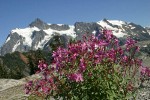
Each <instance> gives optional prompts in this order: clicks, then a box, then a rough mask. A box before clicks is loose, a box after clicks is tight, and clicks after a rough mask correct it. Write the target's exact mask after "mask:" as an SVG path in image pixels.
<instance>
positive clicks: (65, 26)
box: [49, 24, 69, 31]
mask: <svg viewBox="0 0 150 100" xmlns="http://www.w3.org/2000/svg"><path fill="white" fill-rule="evenodd" d="M49 27H50V28H51V29H53V30H58V31H63V30H68V29H69V25H57V24H51V25H49Z"/></svg>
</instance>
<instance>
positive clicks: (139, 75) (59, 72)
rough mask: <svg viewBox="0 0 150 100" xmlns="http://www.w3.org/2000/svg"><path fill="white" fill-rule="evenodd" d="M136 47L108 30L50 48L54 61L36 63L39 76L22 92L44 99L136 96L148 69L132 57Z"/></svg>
mask: <svg viewBox="0 0 150 100" xmlns="http://www.w3.org/2000/svg"><path fill="white" fill-rule="evenodd" d="M138 51H139V47H138V46H136V41H135V40H133V39H131V38H127V40H126V42H125V45H124V47H122V46H120V45H119V40H118V39H117V38H116V37H115V36H114V35H113V34H112V31H111V30H103V32H102V34H99V35H98V36H94V35H91V36H87V35H86V34H85V35H83V38H82V40H80V41H76V42H74V43H69V44H68V46H67V48H62V47H58V49H57V50H55V51H53V54H52V56H53V62H52V63H51V64H50V65H48V64H47V63H46V62H45V61H44V60H40V61H39V64H38V68H39V71H38V72H37V73H38V74H40V75H41V78H40V79H35V80H32V81H29V82H28V83H26V84H25V92H26V93H27V94H30V96H39V97H42V98H43V99H50V98H51V97H53V98H55V99H60V98H61V99H63V100H127V99H130V98H135V97H136V92H137V90H138V87H139V85H137V84H139V83H140V84H141V83H142V82H143V80H144V79H145V78H146V77H149V76H150V69H149V68H148V67H145V66H143V65H142V61H141V60H140V59H138V58H136V57H135V55H136V53H138Z"/></svg>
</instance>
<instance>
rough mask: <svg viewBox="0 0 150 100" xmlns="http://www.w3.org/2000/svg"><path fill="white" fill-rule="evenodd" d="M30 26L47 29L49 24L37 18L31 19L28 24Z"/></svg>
mask: <svg viewBox="0 0 150 100" xmlns="http://www.w3.org/2000/svg"><path fill="white" fill-rule="evenodd" d="M29 26H30V27H37V28H39V29H41V30H44V29H48V28H49V25H48V24H46V23H45V22H43V21H42V20H41V19H39V18H37V19H36V20H35V21H33V22H32V23H31V24H29Z"/></svg>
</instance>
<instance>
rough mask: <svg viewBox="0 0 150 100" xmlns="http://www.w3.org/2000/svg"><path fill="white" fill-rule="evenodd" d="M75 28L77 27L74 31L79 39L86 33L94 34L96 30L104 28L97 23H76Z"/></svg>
mask: <svg viewBox="0 0 150 100" xmlns="http://www.w3.org/2000/svg"><path fill="white" fill-rule="evenodd" d="M74 26H75V29H74V30H75V32H76V35H77V39H81V38H82V35H83V34H84V33H90V34H92V32H94V31H95V30H97V29H102V27H101V26H100V25H98V24H97V23H84V22H76V23H75V24H74Z"/></svg>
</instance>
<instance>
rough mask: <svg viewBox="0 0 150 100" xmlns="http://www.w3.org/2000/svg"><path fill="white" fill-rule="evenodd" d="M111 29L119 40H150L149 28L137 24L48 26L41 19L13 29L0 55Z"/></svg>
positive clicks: (35, 48)
mask: <svg viewBox="0 0 150 100" xmlns="http://www.w3.org/2000/svg"><path fill="white" fill-rule="evenodd" d="M105 28H106V29H110V30H112V31H113V34H114V35H115V36H116V37H118V38H126V37H127V36H131V37H133V38H135V39H137V40H140V41H141V40H147V39H150V32H149V28H144V27H142V26H140V25H137V24H135V23H129V22H124V21H119V20H107V19H103V20H101V21H98V22H91V23H85V22H76V23H75V24H74V25H65V24H48V23H45V22H43V21H42V20H40V19H36V20H35V21H33V22H32V23H31V24H29V26H28V27H27V28H23V29H19V28H16V29H13V30H11V32H10V34H9V35H8V37H7V39H6V41H5V43H4V44H3V46H2V47H1V49H0V55H5V54H6V53H12V52H14V51H20V52H27V51H29V50H37V49H38V48H40V49H44V48H45V47H48V45H49V43H51V42H52V40H51V39H52V38H53V37H54V36H55V35H59V36H62V37H63V38H64V39H65V41H66V43H67V42H68V40H69V39H70V38H77V39H81V37H82V35H83V34H84V33H87V32H88V33H93V34H95V33H96V32H97V31H98V30H102V29H105Z"/></svg>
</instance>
